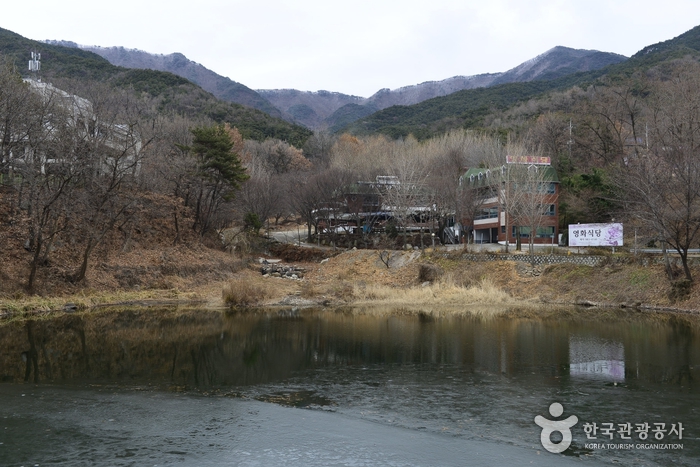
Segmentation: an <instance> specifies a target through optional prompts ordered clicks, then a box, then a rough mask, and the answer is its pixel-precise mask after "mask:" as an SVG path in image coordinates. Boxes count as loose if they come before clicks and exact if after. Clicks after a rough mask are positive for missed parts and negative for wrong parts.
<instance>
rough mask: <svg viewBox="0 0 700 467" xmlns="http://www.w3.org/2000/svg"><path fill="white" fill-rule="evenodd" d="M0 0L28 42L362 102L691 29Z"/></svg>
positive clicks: (657, 8)
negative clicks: (170, 59)
mask: <svg viewBox="0 0 700 467" xmlns="http://www.w3.org/2000/svg"><path fill="white" fill-rule="evenodd" d="M7 3H9V4H6V5H3V7H2V13H1V14H0V27H2V28H4V29H9V30H10V31H13V32H15V33H17V34H20V35H22V36H24V37H27V38H29V39H35V40H45V39H54V40H68V41H73V42H76V43H78V44H82V45H98V46H102V47H111V46H122V47H126V48H131V49H139V50H144V51H146V52H150V53H156V54H166V55H167V54H170V53H174V52H180V53H182V54H184V55H185V56H187V58H189V59H190V60H192V61H195V62H197V63H200V64H202V65H204V66H205V67H207V68H209V69H210V70H213V71H214V72H216V73H218V74H220V75H223V76H227V77H229V78H231V79H232V80H234V81H237V82H239V83H242V84H244V85H246V86H248V87H249V88H252V89H288V88H292V89H299V90H302V91H318V90H327V91H334V92H341V93H344V94H351V95H356V96H362V97H369V96H370V95H372V94H374V93H375V92H377V91H378V90H380V89H382V88H390V89H396V88H399V87H402V86H409V85H413V84H418V83H422V82H425V81H437V80H442V79H446V78H450V77H452V76H457V75H463V76H471V75H476V74H480V73H495V72H501V71H507V70H509V69H511V68H514V67H516V66H517V65H519V64H520V63H523V62H525V61H527V60H529V59H532V58H534V57H536V56H537V55H540V54H542V53H544V52H546V51H547V50H549V49H551V48H552V47H555V46H558V45H561V46H566V47H572V48H576V49H593V50H600V51H604V52H614V53H618V54H621V55H625V56H628V57H629V56H631V55H633V54H635V53H636V52H638V51H639V50H641V49H642V48H644V47H645V46H647V45H651V44H655V43H657V42H661V41H665V40H668V39H672V38H674V37H676V36H679V35H680V34H683V33H684V32H686V31H688V30H689V29H692V28H693V27H695V26H698V25H700V1H697V0H663V1H659V0H654V1H649V0H586V1H578V0H566V1H564V0H481V1H474V0H420V1H418V0H401V1H398V0H352V1H347V0H335V1H334V0H244V1H241V0H195V1H192V0H188V1H183V0H170V1H168V2H166V1H163V0H161V1H157V2H156V1H151V0H120V1H119V2H95V1H90V2H88V1H86V0H61V1H56V0H34V1H33V2H31V3H29V4H24V5H22V6H20V3H23V2H17V1H13V2H7ZM28 5H31V7H30V6H28Z"/></svg>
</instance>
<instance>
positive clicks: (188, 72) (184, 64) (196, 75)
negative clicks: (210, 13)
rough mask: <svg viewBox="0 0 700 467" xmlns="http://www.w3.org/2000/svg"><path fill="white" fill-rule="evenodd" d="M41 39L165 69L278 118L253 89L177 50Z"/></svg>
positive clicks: (134, 65) (129, 64) (115, 61)
mask: <svg viewBox="0 0 700 467" xmlns="http://www.w3.org/2000/svg"><path fill="white" fill-rule="evenodd" d="M45 42H46V43H48V44H53V45H61V46H64V47H75V48H79V49H82V50H87V51H90V52H93V53H95V54H97V55H99V56H100V57H102V58H104V59H106V60H108V61H109V62H110V63H111V64H113V65H116V66H121V67H125V68H139V69H147V70H158V71H167V72H170V73H173V74H175V75H178V76H181V77H183V78H185V79H187V80H189V81H192V82H193V83H195V84H197V85H198V86H200V87H201V88H202V89H204V90H206V91H209V92H210V93H212V94H213V95H214V96H215V97H217V98H218V99H221V100H224V101H227V102H235V103H237V104H241V105H246V106H248V107H253V108H255V109H258V110H262V111H263V112H265V113H267V114H270V115H271V116H273V117H282V114H281V112H280V111H279V110H278V109H277V108H275V107H274V106H273V105H272V104H270V102H268V101H267V100H266V99H264V98H263V97H262V96H260V94H258V93H257V92H255V91H253V90H252V89H250V88H249V87H247V86H244V85H243V84H241V83H237V82H235V81H233V80H231V79H230V78H227V77H225V76H221V75H218V74H216V73H215V72H213V71H211V70H209V69H208V68H206V67H204V66H203V65H200V64H199V63H196V62H193V61H192V60H189V59H188V58H187V57H185V56H184V55H183V54H181V53H172V54H169V55H162V54H151V53H148V52H144V51H143V50H137V49H126V48H124V47H98V46H85V45H79V44H76V43H75V42H71V41H56V40H47V41H45Z"/></svg>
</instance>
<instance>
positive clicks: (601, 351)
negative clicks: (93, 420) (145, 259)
mask: <svg viewBox="0 0 700 467" xmlns="http://www.w3.org/2000/svg"><path fill="white" fill-rule="evenodd" d="M586 313H587V312H583V311H581V312H579V313H577V314H576V315H574V316H575V318H572V317H571V316H568V317H567V318H566V319H560V318H556V317H551V316H552V315H551V314H550V315H549V316H550V317H547V318H541V317H537V316H532V315H526V316H523V315H521V314H518V313H517V312H514V313H511V314H507V315H504V316H496V317H491V318H487V317H481V316H470V315H463V316H456V317H451V318H440V319H430V318H429V317H426V316H422V317H421V316H414V315H397V314H393V315H379V316H377V315H374V314H372V313H371V312H366V313H362V312H357V311H356V310H344V311H324V310H305V311H298V310H275V311H265V312H261V311H256V312H243V313H235V314H231V313H223V312H219V311H204V310H172V309H164V310H113V311H104V312H100V313H96V314H83V315H65V316H60V317H57V318H54V319H51V320H37V321H27V322H24V323H19V322H18V323H10V324H6V325H4V326H0V342H2V345H3V349H4V352H3V353H2V354H1V355H0V377H1V378H2V381H6V382H8V381H14V382H18V381H27V382H35V383H40V382H47V381H50V382H61V381H82V380H96V381H105V380H107V381H111V382H120V381H121V382H129V383H149V384H167V385H175V386H187V387H199V388H211V387H219V386H245V385H253V384H260V383H265V382H273V381H280V380H284V379H286V378H288V377H290V376H291V375H293V374H295V373H296V372H300V371H301V372H303V371H307V370H313V369H317V368H324V367H345V366H348V365H373V364H380V365H404V364H432V365H445V364H449V365H456V366H458V367H460V368H463V369H467V370H469V371H471V372H475V371H479V372H487V373H491V374H503V375H508V376H517V375H529V374H531V373H536V374H544V375H547V376H548V377H550V378H567V377H572V378H598V379H602V380H607V381H612V382H623V381H626V380H627V381H628V382H629V381H656V382H675V383H678V384H680V385H687V386H693V385H694V384H695V381H697V378H698V376H699V375H698V371H699V370H700V366H698V362H699V361H700V345H698V344H699V343H698V337H697V326H696V325H695V324H694V322H693V321H688V320H683V319H682V318H680V317H673V316H671V317H669V316H651V317H642V316H639V315H638V314H637V315H633V314H630V313H625V312H618V313H614V314H612V315H610V314H608V315H607V317H606V318H605V319H603V320H601V319H600V316H594V315H590V316H589V315H587V314H586ZM589 318H594V319H589ZM611 323H615V324H614V325H611Z"/></svg>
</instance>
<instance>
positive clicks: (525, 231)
mask: <svg viewBox="0 0 700 467" xmlns="http://www.w3.org/2000/svg"><path fill="white" fill-rule="evenodd" d="M517 230H518V228H517V227H516V226H513V229H512V234H513V237H516V236H517ZM531 231H532V228H530V227H525V226H521V227H520V238H530V232H531ZM553 237H554V226H549V227H538V228H537V238H553Z"/></svg>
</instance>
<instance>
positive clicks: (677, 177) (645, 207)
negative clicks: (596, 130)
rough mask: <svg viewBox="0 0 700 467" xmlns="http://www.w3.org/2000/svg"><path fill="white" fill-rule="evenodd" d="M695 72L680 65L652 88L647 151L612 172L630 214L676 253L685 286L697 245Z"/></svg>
mask: <svg viewBox="0 0 700 467" xmlns="http://www.w3.org/2000/svg"><path fill="white" fill-rule="evenodd" d="M699 73H700V66H698V65H697V64H683V65H682V66H680V67H679V68H678V69H677V70H676V72H675V73H674V75H673V76H672V78H671V79H670V80H669V81H665V82H662V81H657V82H655V83H654V86H653V97H652V98H651V101H650V106H651V109H650V116H649V120H650V127H651V128H650V133H651V135H650V136H651V138H650V140H651V141H650V147H649V150H648V151H643V152H641V151H640V152H639V153H638V154H635V155H633V157H630V158H628V160H626V163H625V164H621V165H620V169H619V170H618V171H617V173H616V181H617V183H618V186H620V187H621V188H622V189H623V192H624V194H625V203H626V206H627V208H628V210H629V212H630V213H631V214H632V215H633V216H635V217H637V218H638V219H640V220H641V221H642V222H643V224H645V225H646V226H648V227H649V228H650V229H651V230H652V231H655V232H658V234H659V235H660V236H661V240H662V242H664V243H667V244H668V245H670V246H671V247H672V248H673V249H675V250H676V251H677V252H678V254H679V255H680V257H681V261H682V264H683V271H684V274H685V279H686V280H688V281H692V280H693V277H692V273H691V270H690V267H689V265H688V251H689V250H690V249H691V248H694V247H697V246H698V243H699V242H700V91H699V89H700V78H698V76H699ZM668 272H669V274H670V277H669V278H670V279H673V278H674V277H672V272H671V271H670V270H669V271H668Z"/></svg>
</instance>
